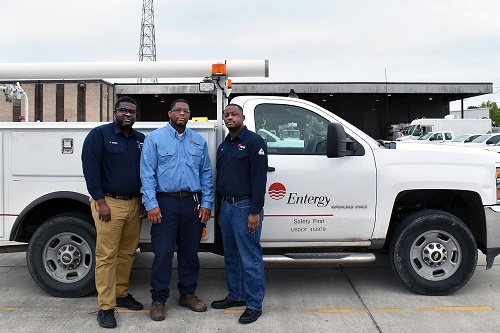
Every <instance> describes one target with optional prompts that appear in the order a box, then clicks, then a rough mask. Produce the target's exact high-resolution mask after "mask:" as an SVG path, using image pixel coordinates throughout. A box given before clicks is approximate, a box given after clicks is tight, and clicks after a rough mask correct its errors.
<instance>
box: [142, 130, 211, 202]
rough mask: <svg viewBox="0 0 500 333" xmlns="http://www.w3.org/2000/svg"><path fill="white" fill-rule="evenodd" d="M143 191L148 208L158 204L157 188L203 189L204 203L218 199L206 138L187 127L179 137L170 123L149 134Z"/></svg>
mask: <svg viewBox="0 0 500 333" xmlns="http://www.w3.org/2000/svg"><path fill="white" fill-rule="evenodd" d="M141 182H142V187H141V193H142V203H143V204H144V206H145V207H146V210H148V211H150V210H151V209H153V208H155V207H158V201H157V200H156V192H180V191H188V192H199V191H201V193H202V199H201V207H204V208H208V209H212V206H213V203H214V194H213V183H212V165H211V164H210V159H209V157H208V147H207V142H206V141H205V139H204V138H203V137H202V136H201V135H199V134H198V133H196V132H195V131H193V130H191V129H189V128H186V130H185V131H184V133H183V135H182V138H181V139H179V135H178V133H177V131H176V130H175V129H174V128H173V127H172V126H171V125H170V123H168V124H167V125H166V126H164V127H161V128H159V129H157V130H155V131H153V132H151V133H150V134H148V135H147V136H146V139H145V140H144V145H143V147H142V155H141Z"/></svg>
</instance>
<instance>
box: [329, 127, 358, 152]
mask: <svg viewBox="0 0 500 333" xmlns="http://www.w3.org/2000/svg"><path fill="white" fill-rule="evenodd" d="M355 150H356V143H355V142H354V140H352V139H351V138H348V137H347V135H346V134H345V130H344V127H343V126H342V125H340V124H339V123H329V124H328V129H327V134H326V156H327V157H328V158H331V157H344V156H345V155H346V152H348V151H349V152H351V154H352V153H353V152H354V151H355Z"/></svg>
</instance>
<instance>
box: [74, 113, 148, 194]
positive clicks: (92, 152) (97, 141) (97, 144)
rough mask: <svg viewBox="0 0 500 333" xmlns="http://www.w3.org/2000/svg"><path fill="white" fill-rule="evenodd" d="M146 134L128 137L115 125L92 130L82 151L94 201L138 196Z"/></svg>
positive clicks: (134, 134)
mask: <svg viewBox="0 0 500 333" xmlns="http://www.w3.org/2000/svg"><path fill="white" fill-rule="evenodd" d="M143 143H144V134H142V133H141V132H137V131H134V130H133V129H131V130H130V133H129V135H128V137H127V136H125V134H123V132H122V130H121V129H120V128H119V127H118V125H117V124H116V123H115V122H112V123H110V124H105V125H101V126H98V127H96V128H94V129H92V130H91V131H90V132H89V134H88V135H87V137H86V138H85V141H84V142H83V148H82V167H83V175H84V177H85V181H86V183H87V190H88V191H89V194H90V196H91V197H92V198H93V199H94V200H97V199H100V198H104V193H111V194H114V195H138V194H139V192H140V189H141V177H140V173H139V165H140V158H141V149H142V144H143Z"/></svg>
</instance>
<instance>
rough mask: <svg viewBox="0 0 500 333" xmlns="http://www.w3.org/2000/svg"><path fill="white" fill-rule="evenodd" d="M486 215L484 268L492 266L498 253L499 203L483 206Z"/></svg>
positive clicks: (499, 236) (499, 251)
mask: <svg viewBox="0 0 500 333" xmlns="http://www.w3.org/2000/svg"><path fill="white" fill-rule="evenodd" d="M484 215H485V217H486V269H489V268H491V267H492V266H493V261H494V260H495V257H496V256H497V255H499V254H500V205H493V206H485V207H484Z"/></svg>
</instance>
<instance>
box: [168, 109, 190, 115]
mask: <svg viewBox="0 0 500 333" xmlns="http://www.w3.org/2000/svg"><path fill="white" fill-rule="evenodd" d="M171 111H172V112H176V113H181V112H184V113H187V114H190V113H191V110H189V109H173V110H171Z"/></svg>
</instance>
